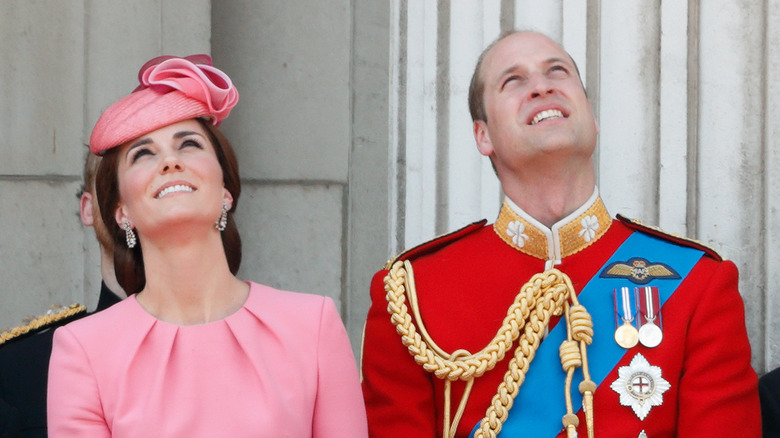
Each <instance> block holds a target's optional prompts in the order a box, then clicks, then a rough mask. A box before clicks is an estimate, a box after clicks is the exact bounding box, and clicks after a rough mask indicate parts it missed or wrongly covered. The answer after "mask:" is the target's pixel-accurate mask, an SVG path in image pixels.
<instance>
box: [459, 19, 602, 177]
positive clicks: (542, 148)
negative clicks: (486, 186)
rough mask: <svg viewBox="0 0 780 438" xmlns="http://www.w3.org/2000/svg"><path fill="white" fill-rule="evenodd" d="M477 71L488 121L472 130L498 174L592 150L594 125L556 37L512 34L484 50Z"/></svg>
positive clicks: (587, 153) (480, 123)
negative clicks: (547, 158) (548, 158)
mask: <svg viewBox="0 0 780 438" xmlns="http://www.w3.org/2000/svg"><path fill="white" fill-rule="evenodd" d="M481 75H482V80H483V81H484V84H485V87H484V102H485V112H486V114H487V122H485V121H476V122H475V123H474V134H475V137H476V140H477V146H478V148H479V150H480V152H481V153H482V154H483V155H487V156H490V157H491V158H492V160H493V163H494V165H495V166H496V170H497V171H498V174H499V177H501V176H502V174H503V173H506V172H516V171H518V170H520V169H522V168H523V166H527V165H529V164H532V163H533V161H534V159H536V158H540V157H543V156H549V155H550V154H553V153H556V154H560V153H561V152H568V153H571V154H577V155H581V156H583V157H585V158H588V159H589V157H590V156H591V155H592V153H593V150H594V148H595V145H596V134H597V133H598V126H597V124H596V120H595V118H594V117H593V111H592V109H591V106H590V102H589V101H588V98H587V97H586V96H585V90H584V89H583V88H582V84H581V82H580V79H579V76H578V75H577V71H576V68H575V66H574V62H573V61H572V60H571V57H570V56H569V55H568V54H567V53H566V52H565V51H564V50H563V49H562V48H561V47H560V46H559V45H558V44H557V43H555V42H554V41H552V40H551V39H549V38H547V37H546V36H544V35H540V34H536V33H531V32H524V33H517V34H513V35H510V36H508V37H506V38H504V39H503V40H501V41H499V42H498V43H497V44H496V45H495V46H494V47H493V48H492V49H491V50H490V52H489V53H488V54H487V56H486V57H485V59H484V61H483V64H482V71H481ZM564 156H565V155H564Z"/></svg>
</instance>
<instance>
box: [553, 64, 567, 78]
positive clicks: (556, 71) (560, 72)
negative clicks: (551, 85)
mask: <svg viewBox="0 0 780 438" xmlns="http://www.w3.org/2000/svg"><path fill="white" fill-rule="evenodd" d="M548 74H549V75H550V76H552V77H565V76H568V74H569V70H568V69H567V68H566V67H564V66H562V65H554V66H552V67H550V70H549V71H548Z"/></svg>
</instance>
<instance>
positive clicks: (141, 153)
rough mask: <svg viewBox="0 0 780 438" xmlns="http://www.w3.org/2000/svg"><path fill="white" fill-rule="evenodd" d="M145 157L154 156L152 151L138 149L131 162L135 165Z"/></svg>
mask: <svg viewBox="0 0 780 438" xmlns="http://www.w3.org/2000/svg"><path fill="white" fill-rule="evenodd" d="M144 155H152V151H150V150H149V149H146V148H142V149H136V151H135V153H134V154H133V157H132V158H131V160H130V162H131V163H135V162H136V161H138V159H140V158H142V157H143V156H144Z"/></svg>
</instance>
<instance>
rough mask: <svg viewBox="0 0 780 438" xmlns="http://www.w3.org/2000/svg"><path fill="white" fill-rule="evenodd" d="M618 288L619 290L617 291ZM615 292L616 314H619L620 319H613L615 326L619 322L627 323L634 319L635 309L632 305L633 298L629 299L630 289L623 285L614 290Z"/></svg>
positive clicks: (617, 325)
mask: <svg viewBox="0 0 780 438" xmlns="http://www.w3.org/2000/svg"><path fill="white" fill-rule="evenodd" d="M618 290H620V292H618ZM614 293H615V300H616V303H615V307H616V311H617V314H618V315H619V316H620V318H621V319H620V321H615V322H616V324H615V327H619V326H620V325H621V324H625V323H629V324H631V322H632V321H633V320H634V315H636V310H635V307H634V300H632V299H631V289H630V288H628V287H626V286H623V287H621V288H619V289H617V288H616V289H615V290H614Z"/></svg>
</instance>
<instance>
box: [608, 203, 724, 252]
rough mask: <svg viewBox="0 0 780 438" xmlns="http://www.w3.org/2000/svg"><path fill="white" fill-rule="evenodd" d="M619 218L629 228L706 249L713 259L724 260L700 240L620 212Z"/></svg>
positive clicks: (701, 249)
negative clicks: (648, 223)
mask: <svg viewBox="0 0 780 438" xmlns="http://www.w3.org/2000/svg"><path fill="white" fill-rule="evenodd" d="M617 218H618V220H620V221H621V222H623V223H624V224H625V225H626V226H628V227H629V228H632V229H635V230H638V231H642V232H645V233H647V234H650V235H652V236H655V237H659V238H662V239H665V240H669V241H672V242H674V243H676V244H678V245H680V246H686V247H689V248H695V249H698V250H700V251H704V253H705V254H707V255H709V256H710V257H712V258H713V259H715V260H717V261H719V262H720V261H723V257H722V256H721V255H720V254H719V253H718V251H716V250H715V249H713V248H711V247H709V246H707V245H705V244H704V243H702V242H699V241H698V240H695V239H691V238H688V237H685V236H680V235H679V234H674V233H670V232H668V231H664V230H662V229H660V228H658V227H656V226H653V225H647V224H644V223H642V222H640V221H638V220H636V219H630V218H627V217H625V216H623V215H621V214H618V215H617Z"/></svg>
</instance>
